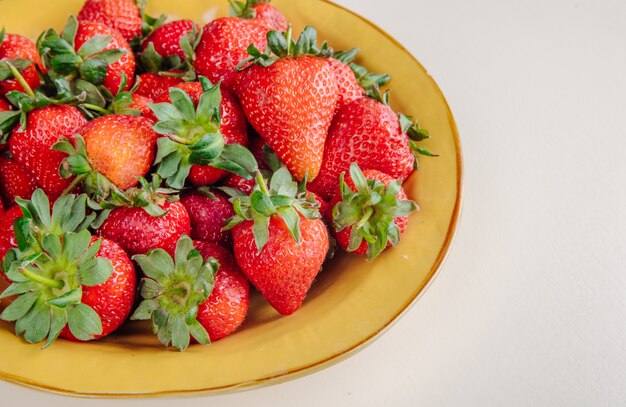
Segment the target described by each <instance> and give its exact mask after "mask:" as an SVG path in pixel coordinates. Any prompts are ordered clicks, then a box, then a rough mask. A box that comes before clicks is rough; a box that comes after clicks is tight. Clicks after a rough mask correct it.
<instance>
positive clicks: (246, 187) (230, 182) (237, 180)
mask: <svg viewBox="0 0 626 407" xmlns="http://www.w3.org/2000/svg"><path fill="white" fill-rule="evenodd" d="M255 185H256V181H255V180H254V179H245V178H243V177H240V176H239V175H237V174H230V175H229V176H228V177H226V179H225V180H224V186H225V187H228V188H233V189H236V190H239V191H241V192H243V193H244V194H245V195H250V194H251V193H252V190H253V189H254V186H255Z"/></svg>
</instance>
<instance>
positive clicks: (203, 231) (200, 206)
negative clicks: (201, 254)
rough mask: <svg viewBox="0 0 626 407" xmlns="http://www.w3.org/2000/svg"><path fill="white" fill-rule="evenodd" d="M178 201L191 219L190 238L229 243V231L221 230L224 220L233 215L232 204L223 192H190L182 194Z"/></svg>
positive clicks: (223, 243)
mask: <svg viewBox="0 0 626 407" xmlns="http://www.w3.org/2000/svg"><path fill="white" fill-rule="evenodd" d="M180 201H181V202H182V204H183V205H185V208H186V209H187V212H188V213H189V218H190V219H191V234H190V236H191V238H192V239H195V240H202V241H205V242H211V243H219V244H222V245H230V244H231V241H232V237H231V234H230V232H224V231H222V228H223V227H224V226H226V220H228V219H230V218H231V217H233V216H235V211H234V210H233V205H232V204H231V203H230V202H229V201H228V198H227V197H225V196H224V195H223V194H221V193H219V192H216V191H212V192H207V193H201V192H191V193H188V194H185V195H183V196H182V197H181V198H180Z"/></svg>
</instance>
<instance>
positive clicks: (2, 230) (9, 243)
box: [0, 206, 24, 283]
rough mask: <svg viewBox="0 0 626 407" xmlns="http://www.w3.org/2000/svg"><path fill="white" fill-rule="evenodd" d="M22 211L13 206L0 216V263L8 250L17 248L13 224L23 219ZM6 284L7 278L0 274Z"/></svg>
mask: <svg viewBox="0 0 626 407" xmlns="http://www.w3.org/2000/svg"><path fill="white" fill-rule="evenodd" d="M23 216H24V215H23V214H22V210H21V209H20V207H19V206H13V207H12V208H9V209H8V210H7V211H6V212H4V213H2V214H0V262H2V260H3V259H4V256H6V254H7V253H8V252H9V250H11V249H13V248H14V247H17V241H16V240H15V234H14V232H13V224H14V223H15V220H16V219H19V218H21V217H23ZM0 276H2V277H3V278H4V279H5V280H6V281H7V282H9V283H10V282H11V281H10V280H9V278H8V277H7V276H6V275H5V274H4V273H0Z"/></svg>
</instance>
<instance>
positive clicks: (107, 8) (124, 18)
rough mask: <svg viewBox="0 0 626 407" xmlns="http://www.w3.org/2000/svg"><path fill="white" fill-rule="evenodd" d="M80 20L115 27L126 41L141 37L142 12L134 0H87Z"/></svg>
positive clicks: (81, 10) (80, 14)
mask: <svg viewBox="0 0 626 407" xmlns="http://www.w3.org/2000/svg"><path fill="white" fill-rule="evenodd" d="M78 21H81V22H82V21H95V22H97V23H100V24H104V25H106V26H108V27H111V28H114V29H115V30H117V31H119V32H120V33H121V35H122V37H123V38H124V39H125V40H126V41H131V40H133V39H134V38H135V37H141V23H142V20H141V14H140V10H139V7H138V6H137V3H136V2H135V1H133V0H87V1H86V2H85V4H83V7H82V8H81V9H80V12H79V13H78Z"/></svg>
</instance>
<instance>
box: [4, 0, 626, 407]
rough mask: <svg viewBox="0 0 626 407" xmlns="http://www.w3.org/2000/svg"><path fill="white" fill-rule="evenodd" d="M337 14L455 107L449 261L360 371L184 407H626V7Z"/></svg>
mask: <svg viewBox="0 0 626 407" xmlns="http://www.w3.org/2000/svg"><path fill="white" fill-rule="evenodd" d="M337 2H338V3H340V4H343V5H345V6H346V7H348V8H350V9H352V10H355V11H356V12H358V13H360V14H361V15H363V16H365V17H367V18H369V19H370V20H373V21H374V22H376V23H377V24H378V25H379V26H380V27H382V28H383V29H385V30H386V31H388V32H389V33H390V34H391V35H393V36H394V37H395V38H397V39H398V40H399V41H400V42H401V43H403V44H404V45H405V46H406V47H407V48H408V49H409V50H410V51H411V52H412V53H413V54H414V55H415V56H416V57H417V58H418V59H419V60H420V61H421V62H422V63H423V64H424V66H425V67H426V68H427V69H428V70H429V71H430V73H431V74H432V75H433V77H434V78H435V80H437V82H438V83H439V85H440V86H441V88H442V90H443V92H444V94H445V95H446V96H447V98H448V101H449V102H450V105H451V107H452V110H453V113H454V115H455V117H456V120H457V123H458V126H459V130H460V133H461V137H462V142H463V147H464V154H465V202H464V210H463V216H462V221H461V224H460V229H459V231H458V235H457V238H456V241H455V243H454V245H453V248H452V252H451V254H450V256H449V258H448V261H447V263H446V264H445V266H444V268H443V270H442V272H441V273H440V275H439V277H438V279H437V280H436V282H435V283H434V284H433V285H432V286H431V288H430V290H429V291H428V292H427V294H426V295H425V296H424V297H423V298H422V300H421V301H420V302H418V303H417V304H416V305H415V306H414V307H413V308H412V309H411V311H410V312H409V313H408V314H407V315H406V316H405V317H404V318H402V319H401V320H400V321H399V322H398V323H397V324H396V325H395V326H394V327H393V328H392V329H391V331H389V332H388V333H387V334H385V335H384V336H383V337H382V338H381V339H379V340H378V341H376V342H375V343H374V344H372V345H371V346H369V347H368V348H367V349H365V350H364V351H362V352H361V353H359V354H357V355H356V356H354V357H352V358H350V359H348V360H347V361H344V362H342V363H340V364H339V365H336V366H334V367H331V368H329V369H327V370H324V371H322V372H320V373H317V374H314V375H311V376H308V377H305V378H302V379H299V380H296V381H293V382H289V383H286V384H282V385H279V386H274V387H269V388H264V389H260V390H254V391H248V392H244V393H238V394H233V395H226V396H219V397H204V398H187V399H185V400H184V403H185V406H201V405H202V406H204V405H211V406H222V405H224V406H226V405H236V406H259V405H274V406H291V405H298V406H325V405H331V406H335V405H345V406H359V407H362V406H382V405H389V406H415V405H422V406H531V405H532V406H559V405H563V406H591V405H593V406H609V405H610V406H618V405H621V406H623V405H626V387H625V386H624V383H626V345H625V338H626V301H625V299H626V273H624V271H625V266H624V263H625V260H626V259H625V256H624V249H625V244H624V243H625V242H626V239H625V237H624V234H625V233H626V214H625V213H626V211H624V200H625V199H626V182H625V176H624V174H625V173H626V159H625V153H626V148H625V146H626V143H625V141H624V139H625V138H626V130H625V126H624V118H625V117H626V24H625V22H626V3H624V2H623V0H604V1H591V0H552V1H545V0H532V1H526V2H520V1H514V0H507V1H498V0H474V1H471V2H470V1H463V0H458V1H451V0H428V1H417V2H416V1H409V0H406V1H403V0H385V1H373V0H368V1H365V0H337ZM395 86H399V85H398V84H395ZM146 374H153V372H146ZM0 394H1V395H2V396H1V397H2V400H3V401H2V403H1V404H2V405H12V404H11V403H5V402H6V401H7V399H14V401H18V400H19V403H20V405H31V404H34V403H35V402H43V403H45V405H47V406H51V405H58V406H61V405H62V406H66V407H70V406H84V405H86V404H88V405H92V404H93V405H96V406H103V405H123V406H126V405H129V406H139V405H150V406H159V407H160V406H169V405H171V403H172V400H166V399H156V400H121V401H120V400H117V401H110V400H109V401H106V400H93V401H89V402H86V401H85V400H81V399H73V398H67V397H61V396H51V395H47V394H45V393H40V392H36V391H33V390H28V389H25V388H22V387H18V386H14V385H11V384H8V383H5V382H0ZM418 403H419V404H418Z"/></svg>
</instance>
